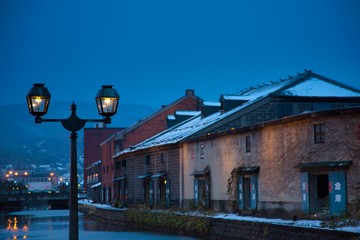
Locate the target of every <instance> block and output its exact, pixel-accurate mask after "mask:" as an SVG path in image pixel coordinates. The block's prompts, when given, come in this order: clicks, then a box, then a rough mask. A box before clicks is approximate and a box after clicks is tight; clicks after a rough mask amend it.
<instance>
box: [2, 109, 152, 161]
mask: <svg viewBox="0 0 360 240" xmlns="http://www.w3.org/2000/svg"><path fill="white" fill-rule="evenodd" d="M76 104H77V107H78V110H77V115H78V116H79V118H81V119H101V118H102V117H101V116H100V115H98V113H97V109H96V106H95V103H88V102H80V103H76ZM70 106H71V102H51V104H50V108H49V112H48V114H47V115H45V116H44V118H56V119H64V118H68V117H69V116H70V114H71V111H70ZM156 110H157V109H155V108H153V107H149V106H141V105H132V104H120V105H119V108H118V112H117V114H116V115H115V116H114V117H113V118H112V124H111V125H108V127H111V128H115V127H128V126H130V125H132V124H134V123H136V122H137V121H138V120H140V119H144V118H145V117H147V116H149V115H150V114H152V113H154V112H155V111H156ZM0 111H1V117H0V168H1V167H2V166H4V165H5V164H12V165H14V167H25V166H30V165H31V164H34V163H35V164H56V162H58V163H61V164H63V165H64V164H68V162H69V155H70V139H69V132H68V131H67V130H65V129H64V128H63V127H62V125H61V123H52V122H46V123H42V124H35V122H34V117H33V116H31V115H30V114H29V112H28V110H27V107H26V104H16V105H0ZM93 126H94V123H87V125H86V127H93ZM82 149H83V131H82V130H81V131H79V136H78V154H81V153H82Z"/></svg>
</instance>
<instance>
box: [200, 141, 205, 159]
mask: <svg viewBox="0 0 360 240" xmlns="http://www.w3.org/2000/svg"><path fill="white" fill-rule="evenodd" d="M204 147H205V146H204V144H200V159H202V160H203V159H204Z"/></svg>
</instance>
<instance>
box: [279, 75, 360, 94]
mask: <svg viewBox="0 0 360 240" xmlns="http://www.w3.org/2000/svg"><path fill="white" fill-rule="evenodd" d="M280 94H282V95H286V96H301V97H360V94H359V93H357V92H354V91H351V90H348V89H346V88H342V87H340V86H337V85H334V84H331V83H328V82H325V81H323V80H321V79H317V78H310V79H309V80H307V81H304V82H302V83H300V84H298V85H296V86H294V87H292V88H289V89H286V90H285V91H283V92H281V93H280Z"/></svg>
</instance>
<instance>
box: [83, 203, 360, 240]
mask: <svg viewBox="0 0 360 240" xmlns="http://www.w3.org/2000/svg"><path fill="white" fill-rule="evenodd" d="M79 211H81V212H83V213H84V214H85V215H87V216H89V217H91V218H95V219H96V220H98V221H101V222H104V223H107V224H114V225H121V226H125V227H129V228H132V229H134V228H137V229H140V230H146V231H156V232H166V233H175V234H181V235H187V236H193V237H197V238H201V239H209V240H219V239H227V240H232V239H233V240H235V239H240V240H270V239H276V240H289V239H301V240H322V239H324V240H340V239H347V240H353V239H354V240H355V239H357V240H358V239H360V234H356V233H351V232H343V231H336V230H326V229H315V228H304V227H292V226H284V225H277V224H269V223H261V222H249V221H239V220H228V219H215V218H210V221H209V225H208V228H207V230H206V231H205V232H201V233H200V232H196V231H184V229H181V230H180V231H177V229H176V227H164V226H154V225H153V224H152V223H151V225H150V224H139V223H135V222H130V221H129V220H128V219H127V215H126V213H125V212H126V211H125V210H118V209H106V208H97V207H95V206H92V205H85V204H79ZM152 214H153V213H152ZM154 214H160V215H161V214H162V213H161V212H158V213H154ZM193 217H194V216H193ZM199 218H200V217H199Z"/></svg>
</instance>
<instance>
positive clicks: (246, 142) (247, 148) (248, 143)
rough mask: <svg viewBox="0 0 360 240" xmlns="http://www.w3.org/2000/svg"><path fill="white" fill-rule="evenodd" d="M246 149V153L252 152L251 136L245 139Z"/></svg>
mask: <svg viewBox="0 0 360 240" xmlns="http://www.w3.org/2000/svg"><path fill="white" fill-rule="evenodd" d="M245 149H246V152H250V136H246V138H245Z"/></svg>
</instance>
